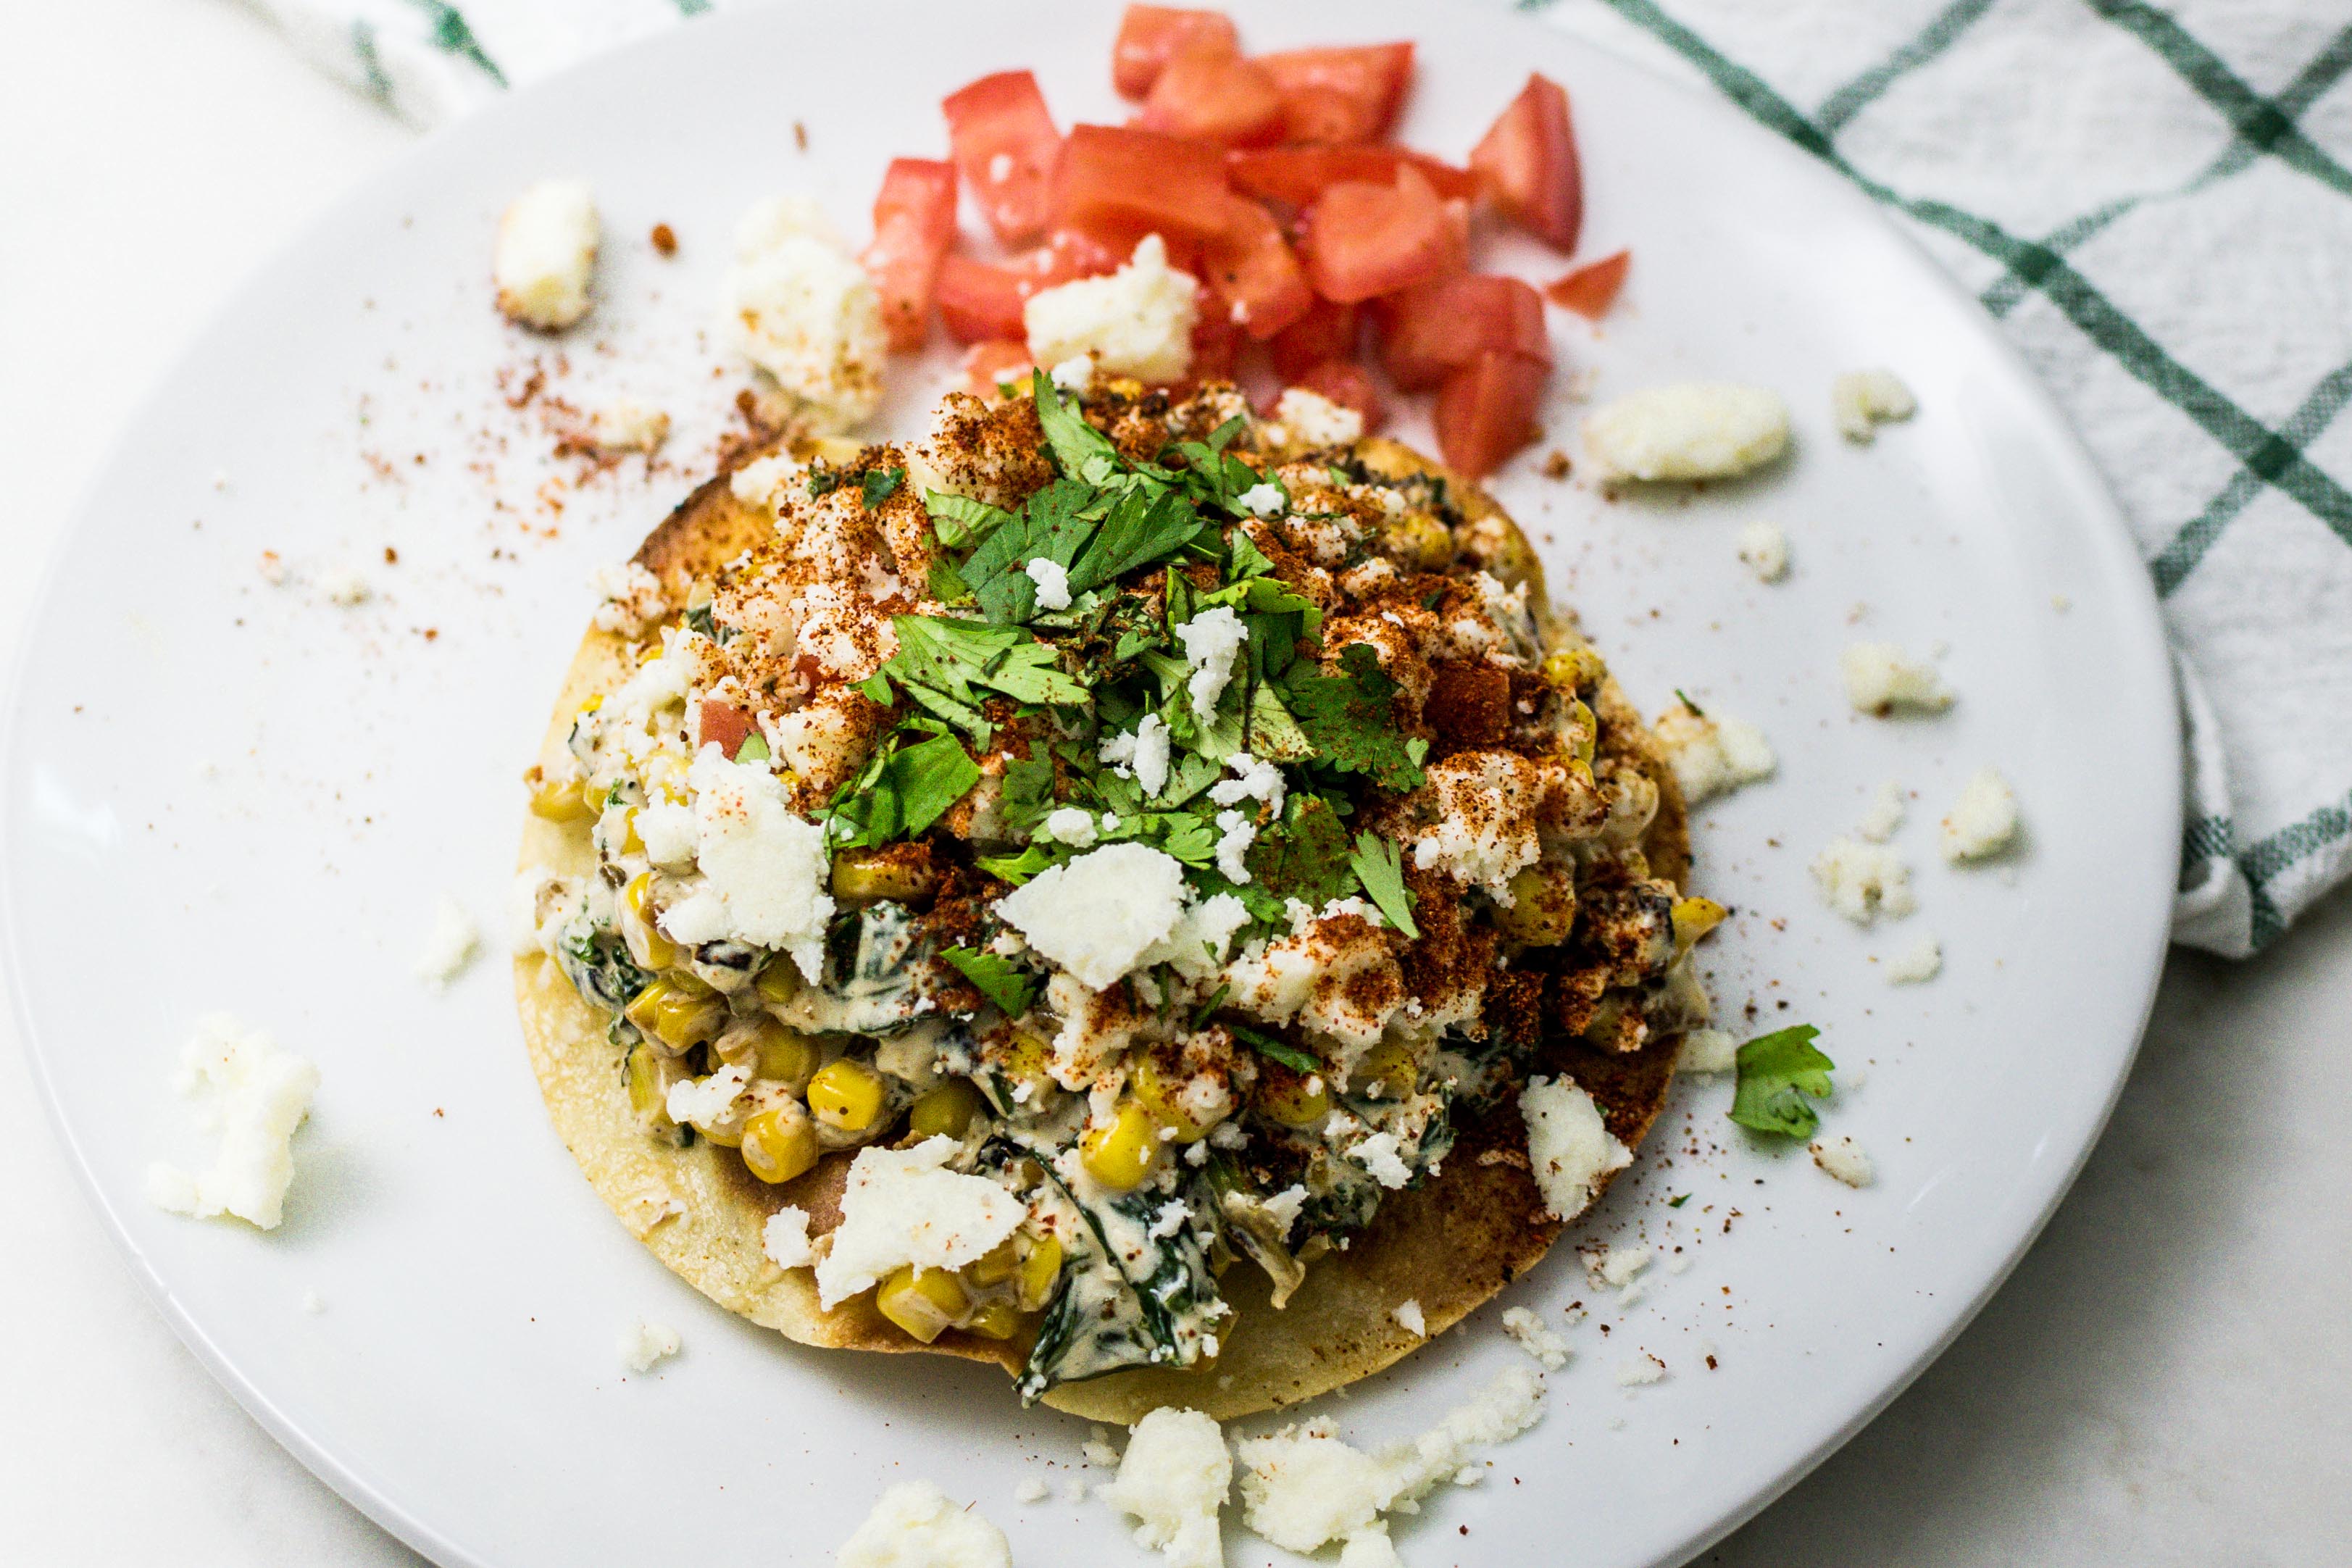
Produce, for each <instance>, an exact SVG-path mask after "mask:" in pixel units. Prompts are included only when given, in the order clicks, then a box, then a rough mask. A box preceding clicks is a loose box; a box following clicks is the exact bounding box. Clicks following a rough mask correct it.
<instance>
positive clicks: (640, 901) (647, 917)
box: [621, 812, 686, 969]
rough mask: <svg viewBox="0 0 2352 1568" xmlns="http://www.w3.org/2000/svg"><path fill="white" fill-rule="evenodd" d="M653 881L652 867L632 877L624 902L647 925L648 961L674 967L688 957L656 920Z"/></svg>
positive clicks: (653, 964) (638, 919)
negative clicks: (667, 935)
mask: <svg viewBox="0 0 2352 1568" xmlns="http://www.w3.org/2000/svg"><path fill="white" fill-rule="evenodd" d="M629 815H630V816H631V817H632V818H634V817H635V816H636V813H635V812H631V813H630V814H629ZM636 831H637V830H636V829H635V828H634V827H632V828H631V829H629V834H630V836H631V837H635V835H636ZM653 885H654V874H653V873H652V872H651V871H640V872H638V873H637V874H636V875H635V876H634V877H632V878H630V879H629V885H628V887H627V888H625V889H623V890H622V893H621V903H622V905H623V907H625V909H627V910H628V911H629V912H630V913H631V914H633V915H635V916H636V917H637V923H638V924H639V925H640V926H643V927H644V928H645V930H644V932H643V934H644V936H645V960H646V964H647V965H648V966H649V967H651V968H655V969H673V968H676V967H677V964H678V963H679V962H680V961H682V960H683V959H684V958H685V957H686V952H685V950H684V949H682V948H680V947H679V946H678V945H677V943H676V942H672V941H670V939H669V938H667V937H666V936H664V935H662V933H661V927H660V926H658V925H656V924H655V923H654V917H655V915H656V913H657V911H656V910H655V909H654V907H653V902H652V900H653Z"/></svg>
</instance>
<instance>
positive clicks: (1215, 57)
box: [1136, 44, 1282, 147]
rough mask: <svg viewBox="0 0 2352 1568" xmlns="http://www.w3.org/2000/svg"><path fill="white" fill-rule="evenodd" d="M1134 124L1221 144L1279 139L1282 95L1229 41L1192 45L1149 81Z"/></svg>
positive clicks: (1256, 144)
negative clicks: (1141, 109) (1228, 44)
mask: <svg viewBox="0 0 2352 1568" xmlns="http://www.w3.org/2000/svg"><path fill="white" fill-rule="evenodd" d="M1136 123H1137V124H1139V125H1140V126H1142V127H1143V128H1144V129H1145V130H1147V131H1160V132H1166V133H1167V134H1169V135H1171V136H1191V137H1195V138H1198V139H1199V140H1201V141H1202V142H1215V143H1217V145H1219V146H1220V147H1263V146H1265V144H1266V143H1267V142H1278V141H1280V140H1282V94H1281V93H1279V92H1277V91H1276V90H1275V86H1274V79H1273V78H1272V77H1270V76H1268V75H1266V74H1265V70H1264V68H1261V67H1259V66H1257V65H1255V64H1254V63H1252V62H1251V61H1248V60H1245V59H1244V58H1241V57H1240V56H1239V55H1237V54H1235V53H1234V51H1233V49H1232V47H1230V46H1227V45H1219V44H1194V45H1192V46H1191V47H1188V48H1186V49H1185V50H1184V51H1183V52H1182V53H1181V54H1179V55H1178V56H1177V57H1176V58H1174V59H1171V60H1170V61H1169V62H1168V68H1167V69H1165V70H1163V71H1161V72H1160V79H1159V80H1157V81H1155V82H1153V83H1152V84H1151V96H1150V98H1148V99H1146V100H1144V103H1143V113H1142V114H1141V115H1140V116H1139V117H1138V119H1137V121H1136Z"/></svg>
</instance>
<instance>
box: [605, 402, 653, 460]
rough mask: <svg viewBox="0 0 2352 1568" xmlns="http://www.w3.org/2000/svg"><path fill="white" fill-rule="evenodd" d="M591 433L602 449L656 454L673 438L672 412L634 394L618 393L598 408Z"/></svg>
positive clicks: (648, 455)
mask: <svg viewBox="0 0 2352 1568" xmlns="http://www.w3.org/2000/svg"><path fill="white" fill-rule="evenodd" d="M588 433H589V435H590V436H591V437H593V439H594V440H595V443H596V449H597V450H598V451H601V452H643V453H644V454H645V455H646V457H648V458H650V457H652V456H653V455H654V454H655V453H656V452H658V451H660V450H661V449H662V443H663V442H665V441H667V440H668V439H669V416H668V415H667V414H665V413H663V412H662V411H661V410H660V409H658V408H656V407H654V406H653V405H651V404H649V403H640V402H638V401H637V400H636V399H635V398H634V397H616V398H614V400H613V401H612V402H610V403H608V404H606V405H604V407H602V408H599V409H598V410H596V414H595V417H594V418H593V419H591V420H590V421H589V426H588Z"/></svg>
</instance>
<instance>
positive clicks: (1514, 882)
mask: <svg viewBox="0 0 2352 1568" xmlns="http://www.w3.org/2000/svg"><path fill="white" fill-rule="evenodd" d="M1509 890H1510V894H1511V907H1510V908H1508V909H1505V908H1503V907H1502V906H1501V905H1499V904H1497V905H1496V907H1495V924H1496V928H1497V929H1499V930H1500V931H1502V932H1503V934H1504V935H1506V936H1507V937H1509V938H1510V939H1511V940H1512V941H1514V942H1520V943H1523V944H1525V945H1526V946H1528V947H1557V946H1559V944H1560V943H1561V942H1566V941H1567V940H1568V933H1569V932H1570V930H1572V929H1573V928H1574V927H1575V925H1576V877H1575V873H1574V872H1573V871H1571V870H1570V868H1568V867H1566V866H1558V865H1543V864H1538V865H1534V866H1528V867H1524V868H1521V869H1520V870H1519V871H1518V872H1517V874H1516V875H1514V876H1513V877H1512V878H1511V880H1510V889H1509Z"/></svg>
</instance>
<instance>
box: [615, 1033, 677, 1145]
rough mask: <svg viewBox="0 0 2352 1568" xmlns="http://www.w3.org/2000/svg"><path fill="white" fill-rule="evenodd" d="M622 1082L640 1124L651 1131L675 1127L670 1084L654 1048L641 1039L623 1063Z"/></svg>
mask: <svg viewBox="0 0 2352 1568" xmlns="http://www.w3.org/2000/svg"><path fill="white" fill-rule="evenodd" d="M622 1081H623V1082H625V1084H626V1085H627V1086H628V1090H629V1109H630V1110H634V1111H635V1112H636V1114H637V1120H638V1121H639V1122H641V1123H643V1124H644V1125H645V1126H646V1127H648V1128H661V1127H667V1126H669V1125H671V1122H670V1119H669V1085H668V1082H667V1080H666V1079H664V1078H663V1076H662V1069H661V1060H660V1058H659V1057H658V1056H657V1055H656V1053H655V1051H654V1048H653V1047H651V1046H649V1045H646V1043H645V1042H643V1041H642V1040H641V1041H639V1042H638V1043H637V1044H635V1045H634V1046H631V1047H629V1054H628V1056H627V1058H625V1060H624V1061H623V1063H622Z"/></svg>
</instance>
